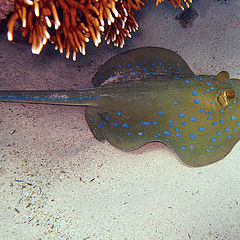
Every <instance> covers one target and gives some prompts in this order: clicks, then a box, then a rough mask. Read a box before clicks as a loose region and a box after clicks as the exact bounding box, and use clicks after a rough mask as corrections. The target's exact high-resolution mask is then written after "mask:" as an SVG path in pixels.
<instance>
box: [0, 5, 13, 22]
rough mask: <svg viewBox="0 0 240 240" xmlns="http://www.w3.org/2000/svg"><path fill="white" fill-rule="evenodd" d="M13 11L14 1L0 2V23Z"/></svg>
mask: <svg viewBox="0 0 240 240" xmlns="http://www.w3.org/2000/svg"><path fill="white" fill-rule="evenodd" d="M13 9H14V0H6V1H0V21H1V20H2V19H5V18H6V16H7V15H8V14H9V13H10V12H12V11H13Z"/></svg>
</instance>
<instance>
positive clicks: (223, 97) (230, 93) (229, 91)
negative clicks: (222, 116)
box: [217, 89, 235, 108]
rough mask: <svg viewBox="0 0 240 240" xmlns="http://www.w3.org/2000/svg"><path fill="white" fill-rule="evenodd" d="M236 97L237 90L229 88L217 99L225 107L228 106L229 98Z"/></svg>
mask: <svg viewBox="0 0 240 240" xmlns="http://www.w3.org/2000/svg"><path fill="white" fill-rule="evenodd" d="M234 97H235V92H234V91H233V90H232V89H227V90H225V91H223V92H221V93H220V94H219V95H218V97H217V100H218V102H219V103H220V104H221V105H222V106H223V107H224V108H225V107H227V106H228V99H233V98H234Z"/></svg>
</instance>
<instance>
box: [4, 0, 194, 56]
mask: <svg viewBox="0 0 240 240" xmlns="http://www.w3.org/2000/svg"><path fill="white" fill-rule="evenodd" d="M145 1H147V0H145ZM163 1H164V0H156V5H158V4H159V3H161V2H163ZM170 1H171V2H172V4H173V6H174V7H177V6H179V7H181V9H183V6H182V2H183V3H184V4H185V5H186V7H189V3H191V2H192V0H170ZM144 5H145V2H144V0H79V1H77V0H15V8H14V11H13V14H12V16H11V18H10V20H9V22H8V40H9V41H12V40H13V30H14V25H15V23H16V21H17V20H18V19H20V20H21V22H22V27H21V31H22V35H23V36H24V37H26V36H27V35H29V43H31V44H32V52H33V53H34V54H39V53H40V52H41V50H42V48H43V46H44V45H45V44H46V43H47V41H48V40H50V41H51V42H52V43H55V46H56V49H58V50H59V51H60V52H61V53H63V49H66V57H67V58H69V57H70V51H71V49H72V54H73V60H76V55H77V53H78V52H81V53H82V54H83V55H85V53H86V50H85V45H86V43H87V42H89V40H90V38H91V39H92V40H93V42H94V44H95V46H98V45H99V43H100V42H101V35H102V34H105V40H106V41H107V43H108V44H109V43H110V42H111V41H112V42H113V43H114V45H115V46H120V47H123V45H124V39H125V37H131V34H130V33H131V32H132V31H136V30H137V29H138V24H137V22H136V20H135V18H134V12H135V11H136V10H140V8H141V6H144Z"/></svg>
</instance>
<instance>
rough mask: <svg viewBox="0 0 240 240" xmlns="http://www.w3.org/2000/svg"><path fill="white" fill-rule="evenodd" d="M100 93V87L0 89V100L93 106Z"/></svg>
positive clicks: (100, 95)
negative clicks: (76, 88)
mask: <svg viewBox="0 0 240 240" xmlns="http://www.w3.org/2000/svg"><path fill="white" fill-rule="evenodd" d="M102 95H103V94H102V91H101V88H87V89H81V90H40V91H38V90H26V91H0V102H21V103H41V104H59V105H83V106H84V105H86V106H88V105H90V106H94V105H97V101H98V99H99V98H101V97H102Z"/></svg>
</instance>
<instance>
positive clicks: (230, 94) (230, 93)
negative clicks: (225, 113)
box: [226, 89, 235, 99]
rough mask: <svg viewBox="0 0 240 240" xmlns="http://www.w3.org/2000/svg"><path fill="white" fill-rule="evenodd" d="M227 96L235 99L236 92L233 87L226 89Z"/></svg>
mask: <svg viewBox="0 0 240 240" xmlns="http://www.w3.org/2000/svg"><path fill="white" fill-rule="evenodd" d="M226 97H227V98H228V99H233V98H234V97H235V92H234V91H233V90H232V89H228V90H226Z"/></svg>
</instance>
